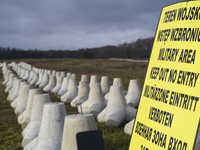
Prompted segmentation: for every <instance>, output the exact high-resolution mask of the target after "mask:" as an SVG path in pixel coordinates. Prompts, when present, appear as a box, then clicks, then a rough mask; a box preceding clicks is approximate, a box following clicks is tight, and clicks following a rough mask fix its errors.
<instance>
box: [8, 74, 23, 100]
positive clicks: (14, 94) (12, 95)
mask: <svg viewBox="0 0 200 150" xmlns="http://www.w3.org/2000/svg"><path fill="white" fill-rule="evenodd" d="M21 81H22V80H21V79H19V78H18V77H15V79H14V82H13V88H12V91H9V95H8V97H7V100H8V101H13V100H14V99H15V98H16V97H17V96H18V93H19V88H20V82H21Z"/></svg>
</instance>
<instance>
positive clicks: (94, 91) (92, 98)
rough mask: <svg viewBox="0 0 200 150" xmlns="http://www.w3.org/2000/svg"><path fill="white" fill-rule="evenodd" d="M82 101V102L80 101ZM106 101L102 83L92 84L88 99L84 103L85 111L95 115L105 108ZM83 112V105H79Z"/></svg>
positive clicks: (79, 109)
mask: <svg viewBox="0 0 200 150" xmlns="http://www.w3.org/2000/svg"><path fill="white" fill-rule="evenodd" d="M79 103H81V102H79ZM105 106H106V101H105V100H104V98H103V93H102V90H101V85H100V83H93V84H91V88H90V92H89V97H88V100H86V101H85V102H83V103H82V112H83V113H92V114H93V115H94V116H95V117H97V115H98V114H99V113H100V112H101V111H102V110H103V109H104V108H105ZM78 111H79V112H81V107H80V106H79V107H78Z"/></svg>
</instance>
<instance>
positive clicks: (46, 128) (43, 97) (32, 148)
mask: <svg viewBox="0 0 200 150" xmlns="http://www.w3.org/2000/svg"><path fill="white" fill-rule="evenodd" d="M4 64H5V65H3V68H2V70H3V76H4V81H3V84H4V85H5V86H6V88H8V87H9V86H10V84H11V82H10V80H8V81H7V80H6V74H7V73H8V72H10V73H9V74H12V75H13V76H14V78H15V80H16V81H19V83H20V87H19V92H18V94H17V93H15V91H16V88H18V87H16V86H15V85H16V84H17V83H16V82H15V83H14V84H13V86H12V87H11V88H10V90H8V92H9V95H8V98H7V99H8V100H9V101H10V102H11V106H12V107H13V108H14V110H15V113H16V115H17V116H18V123H19V124H21V125H22V128H23V132H22V136H23V140H22V146H23V147H24V149H25V150H60V149H61V150H66V149H70V150H76V149H77V143H76V134H77V133H79V132H83V131H91V130H97V126H96V122H95V119H94V116H93V115H92V114H83V115H81V114H77V115H67V112H66V108H65V105H64V103H60V102H59V103H52V102H51V99H50V96H49V94H42V93H41V89H39V88H33V86H32V85H30V84H28V83H27V82H23V80H21V79H20V78H19V77H17V76H16V75H15V74H14V73H13V72H12V71H11V70H10V68H9V66H8V65H6V63H4ZM26 102H27V103H26Z"/></svg>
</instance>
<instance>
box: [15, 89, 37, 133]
mask: <svg viewBox="0 0 200 150" xmlns="http://www.w3.org/2000/svg"><path fill="white" fill-rule="evenodd" d="M38 94H41V90H40V89H30V90H29V93H28V100H27V106H26V110H25V111H24V112H23V113H22V114H21V115H20V116H19V117H18V119H17V120H18V123H19V124H21V125H22V129H24V128H25V126H26V125H27V124H28V123H29V122H30V118H31V110H32V105H33V98H34V95H38Z"/></svg>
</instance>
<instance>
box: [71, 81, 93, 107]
mask: <svg viewBox="0 0 200 150" xmlns="http://www.w3.org/2000/svg"><path fill="white" fill-rule="evenodd" d="M89 91H90V88H89V83H88V81H80V82H79V86H78V95H77V96H76V97H75V98H74V99H73V100H72V101H71V103H70V105H71V106H72V107H76V105H77V103H83V102H85V101H86V100H87V99H88V96H89Z"/></svg>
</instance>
